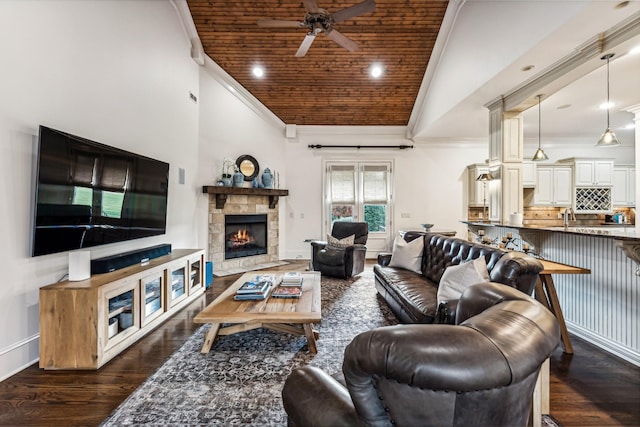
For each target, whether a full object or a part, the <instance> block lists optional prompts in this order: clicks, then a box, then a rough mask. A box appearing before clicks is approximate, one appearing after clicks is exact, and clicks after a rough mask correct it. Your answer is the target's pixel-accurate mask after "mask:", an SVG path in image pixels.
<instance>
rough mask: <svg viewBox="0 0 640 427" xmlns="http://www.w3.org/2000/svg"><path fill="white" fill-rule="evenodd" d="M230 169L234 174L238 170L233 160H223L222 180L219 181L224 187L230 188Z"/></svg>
mask: <svg viewBox="0 0 640 427" xmlns="http://www.w3.org/2000/svg"><path fill="white" fill-rule="evenodd" d="M230 168H231V170H233V171H234V172H236V171H237V169H238V167H237V166H236V163H235V162H234V161H233V160H231V159H226V158H225V159H224V161H223V162H222V179H221V181H222V182H223V183H224V186H225V187H231V177H232V176H233V175H232V174H231V172H230V171H229V169H230Z"/></svg>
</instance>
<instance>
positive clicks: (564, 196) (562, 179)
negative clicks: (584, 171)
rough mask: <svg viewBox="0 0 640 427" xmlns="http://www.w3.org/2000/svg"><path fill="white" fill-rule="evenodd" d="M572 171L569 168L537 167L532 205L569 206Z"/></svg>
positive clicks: (570, 203)
mask: <svg viewBox="0 0 640 427" xmlns="http://www.w3.org/2000/svg"><path fill="white" fill-rule="evenodd" d="M571 174H572V170H571V167H570V166H551V165H545V166H537V167H536V181H537V185H536V190H535V192H534V204H535V205H538V206H567V207H568V206H571V205H572V202H571V194H572V188H573V186H572V182H571V178H572V175H571Z"/></svg>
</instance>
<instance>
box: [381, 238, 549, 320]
mask: <svg viewBox="0 0 640 427" xmlns="http://www.w3.org/2000/svg"><path fill="white" fill-rule="evenodd" d="M413 239H424V251H423V255H422V264H421V266H422V268H421V270H422V272H421V273H416V272H413V271H410V270H407V269H404V268H400V267H390V266H389V261H390V260H391V254H390V253H389V254H387V253H385V254H380V255H379V256H378V264H377V265H375V266H374V267H373V271H374V276H375V285H376V289H377V290H378V293H379V294H380V295H381V296H382V297H383V298H384V299H385V301H386V302H387V304H388V305H389V307H390V308H391V310H392V311H393V312H394V314H395V315H396V317H397V318H398V320H399V321H400V322H402V323H453V321H454V318H455V310H456V305H457V300H454V301H447V302H445V303H443V304H440V306H439V304H438V300H437V292H438V285H439V283H440V278H441V277H442V275H443V273H444V271H445V269H446V268H447V267H449V266H451V265H457V264H460V263H463V262H468V261H471V260H474V259H476V258H478V257H481V256H482V257H484V258H485V261H486V263H487V270H488V272H489V278H490V280H491V281H492V282H498V283H502V284H505V285H509V286H511V287H513V288H516V289H518V290H520V291H522V292H523V293H525V294H527V295H531V294H532V293H533V289H534V287H535V283H536V280H537V279H538V273H539V272H541V271H542V270H543V265H542V263H540V262H539V261H538V260H536V259H535V258H532V257H530V256H527V255H525V254H522V253H520V252H509V251H504V250H502V249H499V248H495V247H491V246H487V245H483V244H478V243H473V242H469V241H467V240H462V239H458V238H455V237H447V236H442V235H439V234H434V233H424V232H407V233H405V235H404V240H405V241H408V242H409V241H412V240H413Z"/></svg>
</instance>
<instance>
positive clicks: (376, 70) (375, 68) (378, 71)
mask: <svg viewBox="0 0 640 427" xmlns="http://www.w3.org/2000/svg"><path fill="white" fill-rule="evenodd" d="M382 72H383V69H382V65H380V64H373V65H372V66H371V68H370V69H369V74H370V75H371V77H373V78H374V79H377V78H380V77H382Z"/></svg>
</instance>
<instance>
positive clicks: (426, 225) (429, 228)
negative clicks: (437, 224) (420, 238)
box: [420, 224, 433, 232]
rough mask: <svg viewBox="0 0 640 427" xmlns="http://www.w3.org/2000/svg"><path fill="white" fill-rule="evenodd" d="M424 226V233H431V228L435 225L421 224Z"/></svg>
mask: <svg viewBox="0 0 640 427" xmlns="http://www.w3.org/2000/svg"><path fill="white" fill-rule="evenodd" d="M420 225H421V226H422V228H424V231H427V232H428V231H429V230H431V227H433V224H420Z"/></svg>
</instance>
